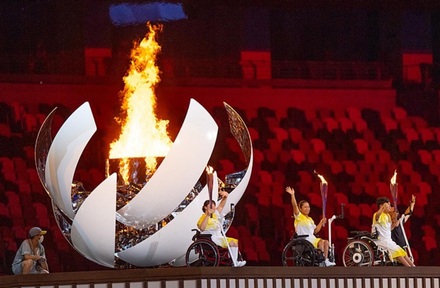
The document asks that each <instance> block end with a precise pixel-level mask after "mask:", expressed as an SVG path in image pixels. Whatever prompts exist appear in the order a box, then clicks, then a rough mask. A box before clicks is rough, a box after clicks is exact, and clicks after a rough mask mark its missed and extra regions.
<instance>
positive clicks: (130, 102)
mask: <svg viewBox="0 0 440 288" xmlns="http://www.w3.org/2000/svg"><path fill="white" fill-rule="evenodd" d="M147 26H148V29H149V32H148V33H147V35H146V36H145V37H144V39H142V41H141V42H140V43H135V45H134V48H133V49H132V51H131V65H130V68H129V70H128V72H127V75H126V76H125V77H124V78H123V79H124V83H125V87H124V90H123V91H121V95H122V107H121V112H122V113H121V114H122V116H121V117H119V118H117V121H118V122H119V124H120V125H121V134H120V135H119V139H118V140H116V141H114V142H113V143H111V144H110V155H109V158H110V159H117V158H119V159H122V160H121V163H120V169H121V171H120V172H121V174H122V177H123V178H124V180H127V179H128V175H127V174H128V170H126V171H127V172H124V168H123V167H124V166H125V167H126V169H128V167H127V165H128V161H127V160H128V158H145V162H146V164H147V167H148V169H149V170H153V171H154V170H155V168H156V165H157V162H156V157H163V156H165V155H166V154H167V153H168V151H169V149H170V147H171V144H172V141H171V139H170V138H169V136H168V133H167V130H166V128H167V125H168V120H159V119H157V117H156V114H155V108H156V96H155V86H156V84H157V83H158V82H159V81H160V78H159V68H158V67H157V66H156V56H157V54H158V53H159V52H160V48H161V47H160V46H159V44H158V43H157V41H156V35H157V33H158V32H160V31H161V30H162V26H161V25H157V26H154V25H150V24H149V23H148V25H147ZM124 174H126V175H124Z"/></svg>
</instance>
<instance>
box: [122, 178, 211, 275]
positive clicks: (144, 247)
mask: <svg viewBox="0 0 440 288" xmlns="http://www.w3.org/2000/svg"><path fill="white" fill-rule="evenodd" d="M207 199H208V188H207V186H205V187H204V188H203V190H202V191H201V192H200V193H199V195H198V196H197V197H196V199H194V200H193V201H192V202H191V203H190V204H189V205H188V206H187V207H186V208H185V209H184V210H183V211H182V212H180V213H179V214H178V215H177V217H176V218H174V219H173V220H172V221H171V222H169V223H168V224H167V225H166V226H165V227H163V228H162V229H160V230H159V231H157V232H156V233H154V234H153V235H151V236H150V237H148V238H147V239H145V240H144V241H142V242H141V243H139V244H137V245H136V246H133V247H131V248H129V249H127V250H124V251H122V252H119V253H117V257H119V258H121V259H122V260H124V261H125V262H128V263H130V264H133V265H136V266H139V267H149V266H157V265H161V264H164V263H168V262H170V261H172V260H174V259H175V258H177V257H178V256H180V255H184V254H185V253H186V250H187V249H188V247H189V245H190V244H191V243H192V236H193V235H194V234H195V232H194V231H191V229H196V228H197V221H198V220H199V217H200V215H202V213H203V212H202V206H203V202H205V200H207Z"/></svg>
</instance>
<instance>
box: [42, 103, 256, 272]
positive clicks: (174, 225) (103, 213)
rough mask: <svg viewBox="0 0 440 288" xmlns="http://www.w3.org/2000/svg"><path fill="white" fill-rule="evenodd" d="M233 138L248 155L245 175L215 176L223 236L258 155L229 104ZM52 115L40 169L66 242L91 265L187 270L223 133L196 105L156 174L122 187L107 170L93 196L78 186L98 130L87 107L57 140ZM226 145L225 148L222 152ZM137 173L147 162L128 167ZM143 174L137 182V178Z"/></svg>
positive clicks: (134, 176)
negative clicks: (222, 197)
mask: <svg viewBox="0 0 440 288" xmlns="http://www.w3.org/2000/svg"><path fill="white" fill-rule="evenodd" d="M224 106H225V109H226V112H227V114H228V119H229V125H230V131H231V133H232V135H233V136H234V137H235V139H236V140H237V141H238V143H239V145H240V147H241V150H242V152H243V154H244V159H245V161H246V165H247V168H246V169H244V170H242V171H237V172H235V173H232V174H230V175H228V176H227V177H226V180H225V183H223V182H222V181H221V180H220V179H218V178H217V175H216V174H215V172H214V177H215V178H214V179H217V181H214V183H213V191H217V190H218V188H219V185H221V186H223V187H225V188H227V189H228V190H229V191H230V195H229V197H228V200H227V201H228V203H227V204H226V206H225V209H224V210H223V211H224V213H225V214H226V215H225V219H227V221H226V222H225V223H226V224H225V228H226V229H227V228H229V225H230V224H231V222H232V219H233V211H232V210H233V209H232V206H233V205H230V204H236V203H237V202H238V201H239V200H240V199H241V197H242V195H243V193H244V191H245V189H246V187H247V185H248V183H249V179H250V176H251V171H252V162H253V152H252V142H251V139H250V136H249V131H248V129H247V127H246V125H245V123H244V121H243V119H242V118H241V117H240V116H239V114H238V113H237V112H236V111H235V110H234V109H233V108H232V107H231V106H229V105H228V104H226V103H224ZM55 112H56V109H54V110H53V111H52V112H51V113H50V114H49V115H48V116H47V118H46V120H45V121H44V123H43V125H42V127H41V128H40V131H39V133H38V136H37V140H36V144H35V165H36V168H37V172H38V176H39V178H40V180H41V183H42V184H43V186H44V188H45V190H46V191H47V193H48V194H49V196H50V197H51V201H52V208H53V211H54V215H55V219H56V221H57V223H58V226H59V228H60V230H61V232H62V234H63V235H64V237H65V239H66V240H67V241H68V242H69V243H70V244H71V245H72V247H74V248H75V249H76V250H77V251H78V252H79V253H80V254H81V255H83V256H84V257H86V258H87V259H89V260H91V261H93V262H95V263H97V264H100V265H102V266H105V267H111V268H127V267H153V266H160V265H163V264H171V265H174V266H182V265H185V263H184V258H185V257H184V256H185V252H186V249H187V248H188V247H189V245H190V244H191V242H192V236H193V232H192V231H191V229H193V228H195V226H196V225H195V224H196V222H197V220H198V218H199V216H200V213H201V207H202V205H203V202H204V201H205V200H206V199H208V198H209V195H208V190H209V189H208V185H204V184H202V183H201V181H199V179H201V178H200V176H201V175H202V174H203V173H204V170H205V167H206V165H207V163H208V161H209V159H210V157H211V154H212V151H213V149H214V147H215V145H216V139H217V132H218V126H217V125H216V123H215V121H214V119H213V118H212V117H211V116H210V114H209V113H208V112H207V111H206V110H205V109H204V108H203V107H202V106H201V105H200V104H199V103H198V102H197V101H195V100H194V99H191V101H190V105H189V108H188V111H187V115H186V117H185V120H184V122H183V124H182V127H181V129H180V131H179V133H178V135H177V137H176V139H175V141H174V143H173V144H172V147H171V149H170V151H169V153H168V154H167V155H166V156H165V157H164V158H163V159H162V162H161V164H160V165H159V167H158V168H157V170H156V171H154V173H153V174H151V173H148V172H146V171H142V170H139V169H133V173H132V175H131V177H132V181H131V182H130V183H121V182H120V181H118V171H113V170H117V168H116V169H114V168H112V167H113V166H114V163H111V162H110V163H109V164H108V165H107V171H106V172H107V176H108V177H107V178H106V179H105V180H104V181H103V182H101V183H100V184H99V185H98V186H97V187H96V188H95V189H94V190H93V191H87V190H86V189H85V188H84V187H83V185H82V183H81V182H79V181H76V180H74V179H73V177H74V173H75V170H76V166H77V164H78V161H79V159H80V157H81V154H82V153H83V150H84V149H85V147H86V145H87V143H88V142H89V140H90V138H91V137H92V136H93V134H94V133H95V132H96V129H97V128H96V124H95V121H94V119H93V114H92V112H91V109H90V105H89V103H88V102H86V103H84V104H83V105H81V106H80V107H79V108H78V109H77V110H76V111H74V112H73V113H72V115H71V116H70V117H69V118H68V119H67V120H66V121H65V122H64V124H63V125H62V126H61V128H60V129H59V131H58V132H57V134H56V136H55V138H53V139H52V135H51V125H52V119H53V116H54V114H55ZM220 145H221V144H220ZM130 161H131V164H132V166H138V165H139V162H142V159H130ZM139 171H140V173H141V174H136V173H139Z"/></svg>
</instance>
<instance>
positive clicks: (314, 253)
mask: <svg viewBox="0 0 440 288" xmlns="http://www.w3.org/2000/svg"><path fill="white" fill-rule="evenodd" d="M307 236H308V235H294V236H293V237H292V238H291V239H290V242H289V243H287V245H286V246H285V247H284V249H283V253H282V261H283V266H322V265H323V263H324V260H325V257H324V253H323V252H322V251H321V250H320V249H318V248H315V247H314V246H313V244H312V243H310V242H309V241H307V240H306V238H307Z"/></svg>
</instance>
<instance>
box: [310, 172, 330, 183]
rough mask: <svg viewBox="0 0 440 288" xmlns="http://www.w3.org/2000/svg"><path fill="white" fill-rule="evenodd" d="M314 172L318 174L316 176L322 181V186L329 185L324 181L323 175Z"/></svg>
mask: <svg viewBox="0 0 440 288" xmlns="http://www.w3.org/2000/svg"><path fill="white" fill-rule="evenodd" d="M313 172H314V173H315V174H316V176H318V178H319V179H320V180H321V183H322V184H327V181H326V180H325V179H324V176H322V175H321V174H318V172H316V170H315V171H313Z"/></svg>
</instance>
